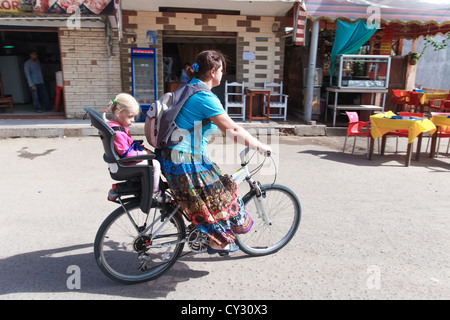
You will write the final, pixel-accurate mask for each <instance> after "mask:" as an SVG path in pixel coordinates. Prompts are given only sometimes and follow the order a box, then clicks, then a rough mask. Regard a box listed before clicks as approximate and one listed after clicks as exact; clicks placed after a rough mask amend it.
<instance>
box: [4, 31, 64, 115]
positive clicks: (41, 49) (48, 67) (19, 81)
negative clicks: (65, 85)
mask: <svg viewBox="0 0 450 320" xmlns="http://www.w3.org/2000/svg"><path fill="white" fill-rule="evenodd" d="M32 50H36V51H37V53H38V59H39V62H40V67H41V71H42V76H43V79H44V82H45V89H46V91H47V93H48V96H49V100H50V105H49V107H50V110H49V111H44V112H42V113H36V111H35V108H34V106H33V102H32V98H31V94H30V90H29V86H28V82H27V79H26V77H25V73H24V64H25V62H26V61H27V60H28V59H29V53H30V51H32ZM0 74H1V78H2V82H3V86H4V93H5V94H6V95H11V96H12V97H13V102H14V111H13V112H11V111H10V109H9V108H0V117H1V118H30V117H31V118H33V117H45V118H52V117H55V118H60V117H63V116H64V102H63V100H64V97H63V95H62V94H61V92H57V88H56V87H57V78H58V84H60V83H59V82H60V75H61V53H60V46H59V37H58V32H57V29H56V28H45V29H42V28H36V29H35V28H33V29H31V28H26V29H18V28H14V29H10V28H0ZM58 94H60V97H59V98H60V99H59V100H60V104H58V106H56V105H55V98H56V97H57V95H58Z"/></svg>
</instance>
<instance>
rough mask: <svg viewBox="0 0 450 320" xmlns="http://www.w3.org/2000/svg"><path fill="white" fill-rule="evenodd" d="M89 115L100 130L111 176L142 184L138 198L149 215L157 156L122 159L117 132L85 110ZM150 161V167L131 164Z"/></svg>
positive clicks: (91, 112) (143, 209) (95, 113)
mask: <svg viewBox="0 0 450 320" xmlns="http://www.w3.org/2000/svg"><path fill="white" fill-rule="evenodd" d="M84 110H85V111H86V112H87V113H88V114H89V116H90V119H91V124H92V126H94V127H95V128H97V129H98V131H99V132H98V133H99V136H100V139H101V141H102V143H103V149H104V152H105V153H104V155H103V160H104V161H105V162H106V163H108V165H109V174H110V175H111V178H112V179H114V180H116V181H127V182H130V183H132V184H136V183H137V184H138V185H139V182H140V188H138V191H139V192H137V193H136V197H138V198H139V199H140V208H141V210H142V211H143V212H146V213H148V212H149V211H150V207H151V200H152V194H153V166H152V162H151V161H150V160H152V159H154V158H155V157H156V156H155V155H154V154H145V155H140V156H135V157H125V158H120V157H119V155H118V154H117V153H116V150H115V149H114V137H115V135H116V132H115V131H114V130H113V129H112V128H111V127H110V126H109V125H108V124H107V123H106V122H105V121H103V118H102V117H101V116H100V114H99V113H98V112H97V111H95V110H93V109H91V108H84ZM140 160H148V165H142V164H140V165H135V164H130V162H132V161H140Z"/></svg>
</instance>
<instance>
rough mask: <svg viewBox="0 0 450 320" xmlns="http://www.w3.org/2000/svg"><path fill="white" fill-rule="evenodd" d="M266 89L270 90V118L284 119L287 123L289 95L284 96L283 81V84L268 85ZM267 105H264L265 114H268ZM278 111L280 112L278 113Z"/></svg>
mask: <svg viewBox="0 0 450 320" xmlns="http://www.w3.org/2000/svg"><path fill="white" fill-rule="evenodd" d="M264 89H269V90H270V115H269V117H270V118H282V119H283V120H284V121H286V116H287V102H288V97H289V96H288V95H287V94H283V81H282V82H281V83H274V82H272V83H266V82H264ZM266 106H267V103H265V104H264V114H266V113H267V112H266ZM277 111H278V112H277Z"/></svg>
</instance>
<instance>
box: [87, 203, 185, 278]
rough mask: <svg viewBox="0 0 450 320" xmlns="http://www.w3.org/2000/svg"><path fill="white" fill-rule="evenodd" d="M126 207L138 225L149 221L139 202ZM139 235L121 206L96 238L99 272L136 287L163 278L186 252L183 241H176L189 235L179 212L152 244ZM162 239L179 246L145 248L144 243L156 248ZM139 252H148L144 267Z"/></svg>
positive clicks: (96, 256)
mask: <svg viewBox="0 0 450 320" xmlns="http://www.w3.org/2000/svg"><path fill="white" fill-rule="evenodd" d="M125 207H126V209H127V210H128V212H129V213H130V216H132V217H133V220H134V221H135V222H136V224H137V225H138V226H140V225H139V224H143V223H144V222H143V221H146V219H145V218H146V217H147V214H146V213H144V212H142V211H141V209H140V207H139V202H131V203H128V204H126V205H125ZM153 210H157V209H152V210H151V211H150V214H152V212H153ZM155 222H156V226H154V228H153V230H157V228H158V226H160V225H161V221H160V219H159V220H155ZM141 226H142V225H141ZM144 229H145V227H144ZM138 235H139V233H138V231H137V230H136V228H135V227H134V226H133V224H132V223H131V220H130V218H129V217H128V215H127V213H126V211H125V210H124V209H123V208H122V207H119V208H117V209H116V210H114V211H113V212H112V213H111V214H110V215H109V216H108V217H107V218H106V219H105V221H103V223H102V224H101V226H100V228H99V229H98V232H97V235H96V237H95V242H94V256H95V260H96V262H97V265H98V266H99V268H100V270H101V271H102V272H103V273H104V274H105V275H106V276H107V277H109V278H110V279H112V280H115V281H117V282H120V283H124V284H135V283H141V282H146V281H150V280H154V279H156V278H158V277H160V276H161V275H163V274H164V273H165V272H166V271H168V270H169V269H170V268H171V267H172V266H173V264H174V263H175V262H176V261H177V259H178V257H179V256H180V254H181V253H182V251H183V247H184V242H183V241H180V242H177V240H183V239H184V238H185V236H186V232H185V225H184V221H183V218H182V217H181V216H180V215H179V214H178V213H176V214H175V215H174V216H173V217H172V218H171V220H170V221H168V222H167V223H166V225H165V226H164V227H163V229H162V230H161V232H160V233H158V235H159V236H158V237H157V239H153V240H152V241H151V243H150V235H147V236H144V237H139V236H138ZM160 239H163V240H164V241H175V242H176V243H174V244H173V245H168V246H164V247H162V248H150V249H148V248H146V247H144V245H145V243H147V244H149V243H150V244H151V245H154V244H157V243H158V241H160ZM145 241H147V242H145ZM155 242H156V243H155ZM138 250H139V251H140V252H141V253H142V252H144V251H145V254H146V256H145V257H148V260H147V261H146V262H145V264H144V263H143V260H142V259H139V253H138ZM169 250H170V252H169ZM141 258H142V255H141ZM144 266H145V267H144Z"/></svg>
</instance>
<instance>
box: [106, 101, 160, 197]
mask: <svg viewBox="0 0 450 320" xmlns="http://www.w3.org/2000/svg"><path fill="white" fill-rule="evenodd" d="M139 109H140V108H139V104H138V102H137V101H136V99H135V98H134V97H133V96H131V95H129V94H128V93H120V94H118V95H117V96H116V97H115V98H114V99H113V100H112V101H110V102H109V106H108V109H106V110H105V112H104V113H103V120H105V122H107V123H108V125H109V126H110V127H111V128H112V129H113V130H114V131H115V132H116V135H115V137H114V149H115V150H116V152H117V154H118V155H119V157H121V158H125V157H135V156H139V155H142V154H153V152H152V151H151V150H149V149H147V148H145V147H144V146H142V145H141V143H142V142H141V141H135V140H133V139H132V138H131V134H130V131H129V130H128V127H129V126H131V125H132V124H133V122H134V118H135V117H136V116H137V115H138V114H139ZM108 111H111V113H112V120H111V121H108V119H107V118H106V113H107V112H108ZM130 164H134V165H148V162H147V160H141V161H138V162H130ZM152 166H153V195H154V197H155V198H156V199H157V200H158V201H160V200H161V196H160V192H159V177H160V174H161V165H160V164H159V162H158V161H157V160H155V159H154V160H152Z"/></svg>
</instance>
